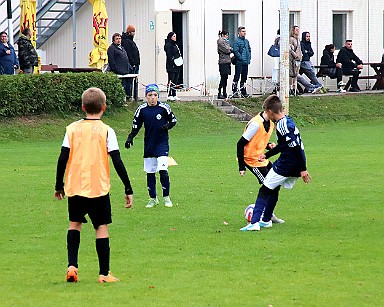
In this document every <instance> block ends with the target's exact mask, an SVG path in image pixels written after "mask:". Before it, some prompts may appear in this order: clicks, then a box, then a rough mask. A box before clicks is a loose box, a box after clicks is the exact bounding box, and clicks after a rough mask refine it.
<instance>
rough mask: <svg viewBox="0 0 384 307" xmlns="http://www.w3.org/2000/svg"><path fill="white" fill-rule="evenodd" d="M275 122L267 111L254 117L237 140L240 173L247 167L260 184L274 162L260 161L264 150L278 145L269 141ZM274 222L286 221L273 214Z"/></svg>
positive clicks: (243, 173)
mask: <svg viewBox="0 0 384 307" xmlns="http://www.w3.org/2000/svg"><path fill="white" fill-rule="evenodd" d="M270 99H274V96H269V97H267V98H266V100H265V101H268V100H270ZM274 126H275V125H274V123H273V122H272V121H271V120H270V119H269V118H268V116H267V114H266V113H265V111H263V112H261V113H259V114H257V115H256V116H255V117H253V118H252V119H251V120H250V121H249V122H248V123H247V125H246V126H245V129H244V133H243V135H242V136H241V138H240V140H239V141H238V142H237V161H238V164H239V173H240V175H241V176H244V175H245V173H246V169H248V170H249V171H250V172H251V173H252V174H253V175H255V176H256V178H257V180H258V181H259V183H260V184H262V183H263V181H264V178H265V176H266V175H267V174H268V171H269V170H270V169H271V168H272V163H271V162H270V161H268V159H265V160H263V161H259V160H258V159H259V156H260V155H262V154H263V153H264V151H265V150H266V149H267V150H271V149H272V148H274V147H275V146H276V144H275V143H269V139H270V138H271V135H272V132H273V128H274ZM279 189H280V187H278V188H276V189H275V190H274V191H273V192H274V195H275V202H277V201H278V196H279ZM271 219H272V222H273V223H278V224H282V223H284V222H285V221H284V220H282V219H279V218H278V217H277V216H276V215H275V214H272V218H271Z"/></svg>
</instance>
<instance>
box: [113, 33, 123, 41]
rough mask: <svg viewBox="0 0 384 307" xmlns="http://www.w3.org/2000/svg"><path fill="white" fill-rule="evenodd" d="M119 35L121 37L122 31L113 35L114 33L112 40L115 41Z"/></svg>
mask: <svg viewBox="0 0 384 307" xmlns="http://www.w3.org/2000/svg"><path fill="white" fill-rule="evenodd" d="M117 36H120V37H121V34H120V33H113V35H112V42H114V41H115V38H116V37H117Z"/></svg>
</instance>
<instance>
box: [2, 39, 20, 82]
mask: <svg viewBox="0 0 384 307" xmlns="http://www.w3.org/2000/svg"><path fill="white" fill-rule="evenodd" d="M7 50H10V51H11V54H7V53H6V52H7ZM14 66H17V67H19V61H18V60H17V56H16V52H15V49H14V48H13V46H11V44H8V47H7V46H5V45H4V44H3V43H0V75H13V74H14V73H15V68H14Z"/></svg>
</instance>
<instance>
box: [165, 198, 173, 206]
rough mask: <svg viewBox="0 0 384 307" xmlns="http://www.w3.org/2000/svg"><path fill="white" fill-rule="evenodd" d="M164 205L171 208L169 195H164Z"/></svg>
mask: <svg viewBox="0 0 384 307" xmlns="http://www.w3.org/2000/svg"><path fill="white" fill-rule="evenodd" d="M164 205H165V206H166V207H168V208H171V207H172V206H173V204H172V201H171V199H170V198H169V196H165V197H164Z"/></svg>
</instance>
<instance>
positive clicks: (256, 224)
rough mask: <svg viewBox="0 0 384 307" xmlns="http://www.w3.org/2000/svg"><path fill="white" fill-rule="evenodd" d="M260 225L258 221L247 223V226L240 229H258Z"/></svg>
mask: <svg viewBox="0 0 384 307" xmlns="http://www.w3.org/2000/svg"><path fill="white" fill-rule="evenodd" d="M259 230H260V225H259V223H255V224H251V223H249V224H248V225H247V226H245V227H243V228H240V231H259Z"/></svg>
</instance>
